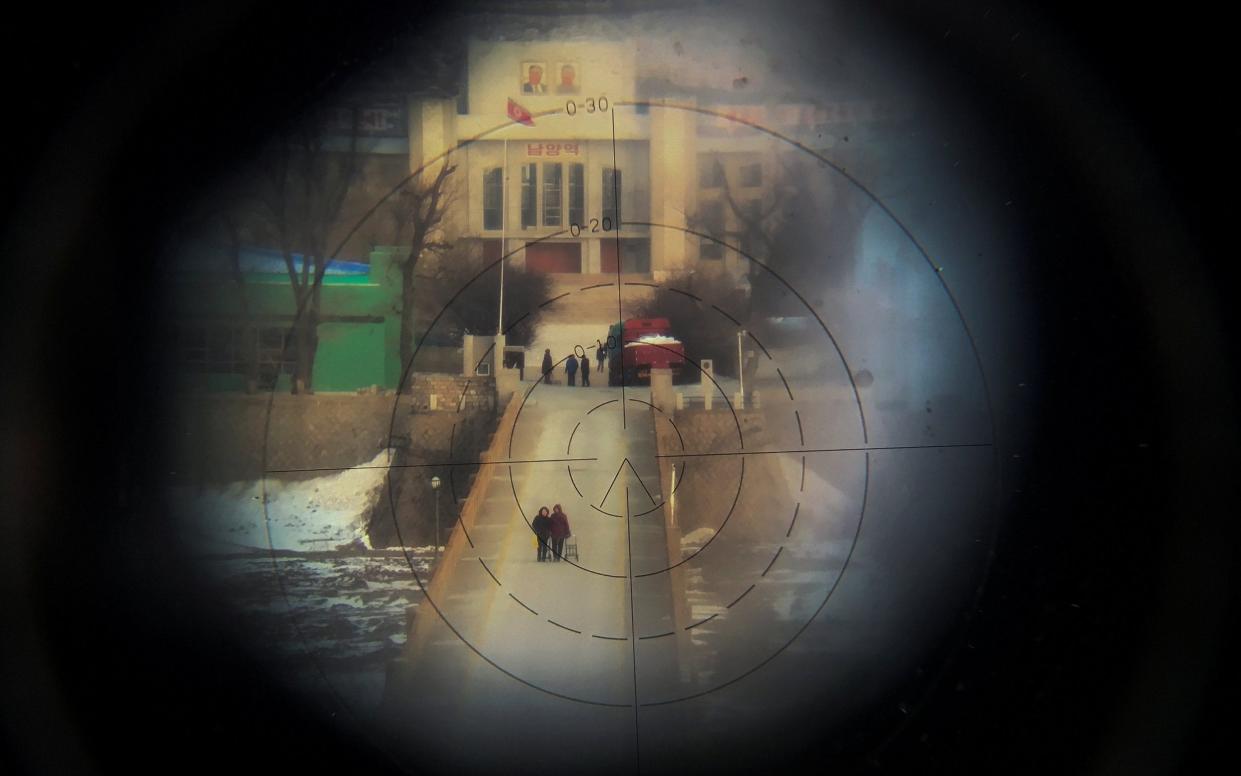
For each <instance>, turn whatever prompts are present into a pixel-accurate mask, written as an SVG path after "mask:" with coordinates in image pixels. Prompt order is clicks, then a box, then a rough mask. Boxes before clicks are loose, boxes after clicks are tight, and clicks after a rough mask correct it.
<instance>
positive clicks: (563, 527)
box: [551, 504, 570, 560]
mask: <svg viewBox="0 0 1241 776" xmlns="http://www.w3.org/2000/svg"><path fill="white" fill-rule="evenodd" d="M551 521H552V524H551V537H552V555H553V556H555V559H556V560H560V554H561V553H562V552H563V551H564V540H565V539H568V538H569V535H570V531H569V516H568V515H566V514H565V513H564V510H562V509H561V508H560V505H559V504H557V505H556V506H554V507H552V515H551Z"/></svg>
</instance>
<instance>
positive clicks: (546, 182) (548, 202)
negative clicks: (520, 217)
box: [543, 162, 563, 226]
mask: <svg viewBox="0 0 1241 776" xmlns="http://www.w3.org/2000/svg"><path fill="white" fill-rule="evenodd" d="M562 169H563V167H562V166H561V164H560V163H559V162H544V163H543V226H560V216H561V201H560V175H561V170H562Z"/></svg>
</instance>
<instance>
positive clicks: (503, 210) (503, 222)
mask: <svg viewBox="0 0 1241 776" xmlns="http://www.w3.org/2000/svg"><path fill="white" fill-rule="evenodd" d="M500 169H501V173H500V317H499V320H498V321H496V336H497V337H498V336H500V334H501V333H502V332H503V331H504V265H505V264H506V263H507V262H505V260H504V255H505V251H506V250H507V249H508V245H507V244H506V236H507V233H508V137H505V138H504V166H503V167H501V168H500ZM501 356H502V354H501Z"/></svg>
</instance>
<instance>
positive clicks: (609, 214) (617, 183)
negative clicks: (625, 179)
mask: <svg viewBox="0 0 1241 776" xmlns="http://www.w3.org/2000/svg"><path fill="white" fill-rule="evenodd" d="M620 196H621V171H620V170H613V169H612V168H610V167H604V168H603V212H602V213H601V214H600V218H601V219H603V218H606V219H608V220H609V221H610V222H611V228H612V229H616V228H618V227H619V226H620V207H619V203H620Z"/></svg>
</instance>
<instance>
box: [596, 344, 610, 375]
mask: <svg viewBox="0 0 1241 776" xmlns="http://www.w3.org/2000/svg"><path fill="white" fill-rule="evenodd" d="M595 344H597V345H598V346H599V347H597V348H595V360H596V361H598V362H599V367H598V368H597V369H595V371H596V372H602V371H603V360H604V359H605V358H607V355H608V349H607V348H605V347H604V346H603V343H602V342H601V341H599V340H595Z"/></svg>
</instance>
